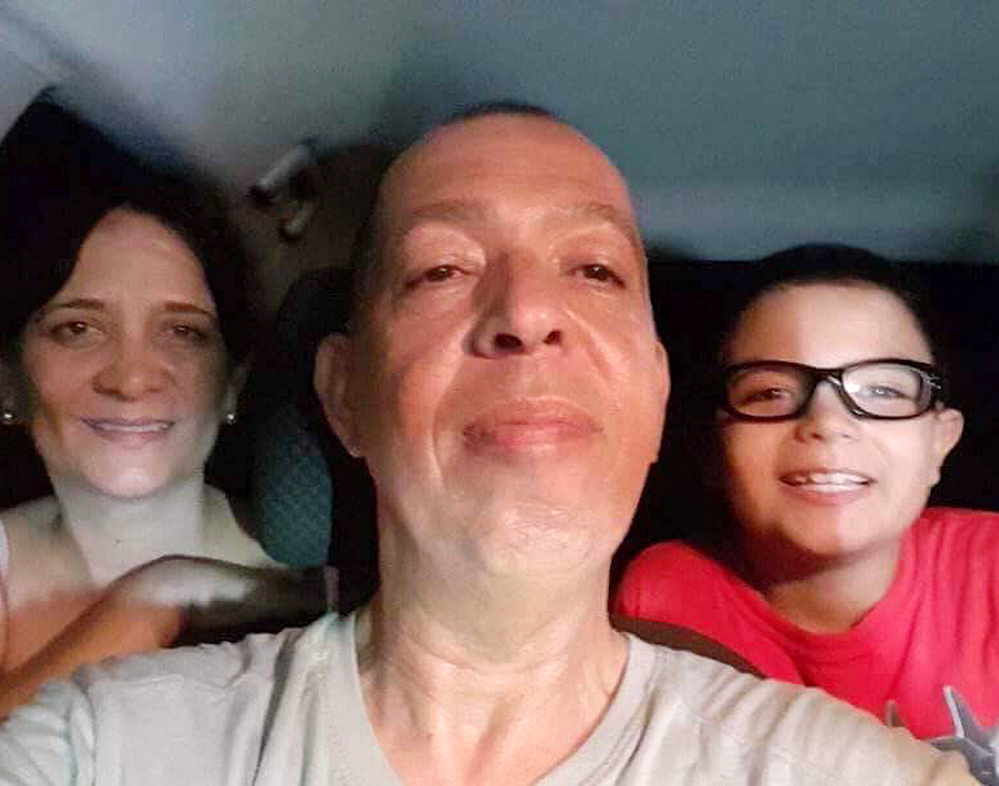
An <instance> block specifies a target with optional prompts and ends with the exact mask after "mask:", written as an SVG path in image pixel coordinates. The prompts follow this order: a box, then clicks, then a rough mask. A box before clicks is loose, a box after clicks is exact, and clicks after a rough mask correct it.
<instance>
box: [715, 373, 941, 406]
mask: <svg viewBox="0 0 999 786" xmlns="http://www.w3.org/2000/svg"><path fill="white" fill-rule="evenodd" d="M816 376H819V377H822V375H816V374H814V373H813V372H811V371H809V370H808V369H804V368H797V367H794V366H780V365H773V366H757V367H753V368H748V369H744V370H743V371H741V372H739V373H737V374H736V375H735V376H734V377H733V378H731V379H730V380H729V383H728V390H727V395H728V402H729V406H731V407H732V408H733V409H734V410H736V411H737V412H739V413H742V414H744V415H749V416H751V417H760V418H779V417H785V416H788V415H791V414H793V413H795V412H797V411H799V410H800V409H802V408H803V407H804V406H805V405H806V404H807V399H809V398H810V397H811V395H812V393H813V392H814V389H815V387H816V385H817V384H818V382H819V381H821V378H820V379H815V377H816ZM842 382H843V385H842V392H843V393H844V394H845V395H846V397H847V398H848V399H849V400H850V401H851V402H853V404H854V405H855V406H856V407H857V408H858V409H860V410H862V411H864V412H865V413H867V414H870V415H874V416H875V417H888V418H904V417H912V416H915V415H918V414H920V413H921V412H923V411H925V409H926V404H927V399H928V397H929V394H930V393H931V390H930V386H929V384H928V381H927V379H926V378H925V377H924V375H923V374H922V373H921V372H920V371H919V370H917V369H914V368H910V367H908V366H903V365H900V364H897V363H862V364H859V365H856V366H853V367H851V368H849V369H847V370H846V371H844V372H843V374H842Z"/></svg>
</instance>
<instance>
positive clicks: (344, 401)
mask: <svg viewBox="0 0 999 786" xmlns="http://www.w3.org/2000/svg"><path fill="white" fill-rule="evenodd" d="M350 349H351V344H350V337H349V336H347V335H345V334H343V333H332V334H330V335H328V336H326V338H324V339H323V340H322V341H320V342H319V346H317V347H316V364H315V371H314V373H313V376H312V384H313V386H314V387H315V390H316V395H317V396H318V397H319V402H320V403H321V404H322V405H323V413H324V414H325V415H326V420H327V422H328V423H329V424H330V427H331V428H332V429H333V433H335V434H336V435H337V437H338V438H339V440H340V442H341V443H342V444H343V446H344V447H345V448H346V449H347V452H348V453H350V455H351V456H353V457H354V458H360V457H361V455H362V453H361V448H360V440H359V439H358V429H357V422H356V421H357V414H356V413H355V412H354V409H353V407H352V406H351V404H352V402H351V400H350V396H349V395H348V390H349V387H350V386H349V370H350Z"/></svg>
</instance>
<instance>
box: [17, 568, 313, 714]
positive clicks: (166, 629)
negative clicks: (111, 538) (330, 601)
mask: <svg viewBox="0 0 999 786" xmlns="http://www.w3.org/2000/svg"><path fill="white" fill-rule="evenodd" d="M324 606H325V598H324V594H323V587H322V582H321V581H319V580H303V579H302V578H301V577H299V576H298V575H296V574H294V573H290V572H289V571H285V570H271V569H260V568H247V567H243V566H241V565H234V564H232V563H227V562H220V561H217V560H209V559H200V558H193V557H164V558H162V559H158V560H155V561H153V562H150V563H148V564H146V565H143V566H141V567H139V568H136V569H135V570H133V571H131V572H130V573H128V574H126V575H125V576H123V577H122V578H121V579H119V580H118V581H117V582H115V583H114V584H113V585H111V587H110V588H109V589H108V591H107V592H106V593H105V594H104V595H102V596H101V598H100V600H98V601H97V602H96V603H94V604H93V605H92V606H90V607H89V608H88V609H87V610H86V611H85V612H84V613H83V614H82V615H81V616H80V617H78V618H77V619H76V620H75V621H74V622H73V623H71V624H70V625H69V626H68V627H66V628H65V629H64V630H63V631H61V632H60V633H59V634H58V635H57V636H56V637H55V639H53V640H52V641H51V642H50V643H49V644H48V645H47V646H45V647H44V648H43V649H42V650H41V651H40V652H38V653H36V654H35V655H34V656H32V657H31V658H30V659H29V660H28V661H26V662H25V663H23V664H22V665H20V666H18V667H17V668H16V669H13V670H11V671H9V672H7V673H0V720H3V719H4V718H6V717H7V715H9V714H10V712H11V711H12V710H13V709H14V708H16V707H17V706H19V705H20V704H23V703H24V702H26V701H28V700H29V699H30V698H31V697H32V696H33V695H34V693H35V691H36V690H37V689H38V688H39V687H41V686H42V685H43V684H44V683H46V682H48V681H49V680H53V679H58V678H61V677H67V676H69V675H70V674H71V673H72V672H73V671H74V670H75V669H76V668H77V667H78V666H81V665H84V664H87V663H96V662H98V661H100V660H103V659H104V658H109V657H112V656H119V655H129V654H133V653H137V652H148V651H151V650H156V649H160V648H163V647H168V646H170V645H171V644H175V643H194V642H199V641H206V640H211V641H218V640H223V639H230V638H234V637H240V636H242V635H245V634H246V633H248V632H250V631H253V630H261V629H274V628H278V627H284V626H286V625H288V624H302V623H305V622H308V621H311V620H312V619H314V618H315V617H317V616H318V615H319V614H321V613H322V612H323V610H324Z"/></svg>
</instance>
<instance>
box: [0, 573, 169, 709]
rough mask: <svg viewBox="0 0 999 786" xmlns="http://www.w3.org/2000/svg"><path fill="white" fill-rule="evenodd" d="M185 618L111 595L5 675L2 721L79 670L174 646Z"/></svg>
mask: <svg viewBox="0 0 999 786" xmlns="http://www.w3.org/2000/svg"><path fill="white" fill-rule="evenodd" d="M183 619H184V613H183V611H182V610H181V609H179V608H177V607H173V606H158V605H154V604H147V603H136V602H132V601H129V600H128V599H127V597H126V596H124V594H123V593H120V592H109V593H107V594H106V595H104V596H103V597H102V598H101V599H100V600H99V601H97V603H95V604H94V605H92V606H91V607H90V608H89V609H87V610H86V611H85V612H84V613H83V614H82V615H81V616H80V617H79V618H78V619H76V620H75V621H74V622H73V623H72V624H70V625H69V626H68V627H67V628H65V629H64V630H63V631H62V632H61V633H60V634H59V635H58V636H56V638H55V639H53V640H52V641H51V642H50V643H49V644H48V645H47V646H46V647H45V648H44V649H43V650H41V651H40V652H38V653H36V654H35V655H34V656H33V657H32V658H30V659H29V660H28V661H26V662H25V663H23V664H21V665H20V666H18V667H17V668H16V669H14V670H12V671H10V672H6V673H4V674H2V675H0V721H2V720H4V719H6V718H7V716H8V715H9V714H10V713H11V712H12V711H13V710H14V709H15V708H16V707H18V706H19V705H21V704H23V703H25V702H26V701H28V700H29V699H31V697H32V696H33V695H34V694H35V691H37V690H38V688H40V687H41V686H42V685H44V684H45V683H46V682H48V681H49V680H53V679H58V678H61V677H68V676H69V675H70V674H71V673H72V672H73V671H74V670H75V669H76V668H77V667H78V666H81V665H83V664H85V663H96V662H97V661H100V660H103V659H104V658H109V657H112V656H115V655H126V654H130V653H135V652H146V651H149V650H154V649H158V648H160V647H166V646H168V645H169V644H170V643H171V642H173V640H174V639H175V638H176V637H177V635H178V633H179V632H180V630H181V627H182V625H183Z"/></svg>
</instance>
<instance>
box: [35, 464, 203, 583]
mask: <svg viewBox="0 0 999 786" xmlns="http://www.w3.org/2000/svg"><path fill="white" fill-rule="evenodd" d="M53 485H54V487H55V490H56V496H57V499H58V501H59V510H60V513H59V520H58V521H57V522H56V524H57V527H58V528H59V529H60V530H61V531H62V533H63V534H65V535H66V536H68V537H69V538H70V539H71V541H72V542H73V543H75V545H76V547H77V548H78V549H79V551H80V554H81V556H82V558H83V560H84V562H85V563H86V565H87V568H88V570H89V573H90V578H91V580H92V581H93V582H94V583H95V584H98V585H101V586H104V585H107V584H109V583H110V582H112V581H114V580H115V579H117V578H119V577H120V576H122V575H123V574H124V573H127V572H128V571H129V570H131V569H132V568H134V567H136V566H138V565H141V564H144V563H146V562H150V561H151V560H154V559H157V558H159V557H162V556H166V555H168V554H194V555H201V554H203V552H204V549H205V543H206V535H207V528H208V521H209V500H208V498H207V488H206V486H205V484H204V480H203V478H202V477H201V476H200V475H198V476H195V477H191V478H188V479H185V480H183V481H179V482H177V483H173V484H171V485H170V486H168V487H165V488H163V489H160V490H158V491H157V492H155V493H154V494H150V495H147V496H144V497H140V498H132V499H129V498H120V497H111V496H108V495H105V494H99V493H95V492H94V491H93V490H91V489H85V488H81V487H79V486H76V485H71V484H67V483H62V482H60V480H59V479H58V478H54V479H53Z"/></svg>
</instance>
